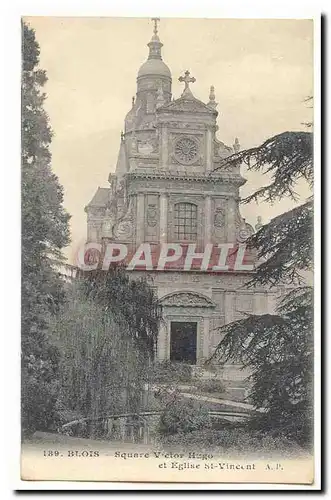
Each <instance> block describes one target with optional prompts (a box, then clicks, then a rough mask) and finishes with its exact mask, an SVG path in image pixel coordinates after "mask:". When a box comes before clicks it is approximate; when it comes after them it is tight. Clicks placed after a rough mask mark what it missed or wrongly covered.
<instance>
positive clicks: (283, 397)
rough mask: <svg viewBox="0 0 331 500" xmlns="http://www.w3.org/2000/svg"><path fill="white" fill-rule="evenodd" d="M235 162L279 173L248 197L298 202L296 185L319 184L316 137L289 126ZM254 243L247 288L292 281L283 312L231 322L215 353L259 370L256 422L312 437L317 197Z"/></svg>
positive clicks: (303, 440) (276, 431) (254, 376)
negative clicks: (307, 278)
mask: <svg viewBox="0 0 331 500" xmlns="http://www.w3.org/2000/svg"><path fill="white" fill-rule="evenodd" d="M227 162H228V163H230V164H238V162H239V163H242V162H245V163H246V164H247V165H248V169H254V170H260V171H262V172H263V173H269V174H271V177H272V181H271V183H270V184H268V185H267V186H264V187H262V188H260V189H258V190H257V191H255V192H254V193H253V194H252V195H250V196H248V197H247V198H246V199H245V200H243V202H244V203H248V202H250V201H252V200H255V201H257V200H264V201H267V202H271V203H274V202H276V201H279V200H281V199H282V198H283V197H284V196H287V197H291V198H292V199H294V200H296V199H297V195H296V193H295V186H296V183H297V181H298V180H300V179H305V180H306V181H307V182H308V184H309V186H310V187H312V185H313V135H312V133H310V132H284V133H283V134H279V135H277V136H275V137H272V138H270V139H268V140H267V141H265V142H264V143H263V144H262V145H261V146H259V147H256V148H252V149H249V150H246V151H242V152H240V153H237V154H235V155H233V156H232V157H230V158H229V159H227ZM247 244H248V245H250V246H252V247H254V248H255V249H256V250H257V254H258V258H259V259H260V261H259V264H258V266H257V269H256V273H255V275H254V276H253V278H252V279H251V280H250V281H249V282H248V283H247V286H251V287H253V286H255V285H264V286H268V285H269V286H273V285H275V286H277V285H282V286H284V284H286V285H287V292H286V295H285V296H284V298H283V300H282V301H281V303H280V304H279V307H278V310H277V311H276V314H274V315H270V314H264V315H261V316H257V315H247V317H246V318H244V319H242V320H239V321H236V322H234V323H231V324H229V325H225V326H224V327H222V328H221V329H220V333H222V334H223V335H224V337H223V339H222V341H221V342H220V344H219V345H218V347H217V349H216V352H215V354H214V356H213V357H215V358H218V359H220V360H222V361H224V362H226V361H227V362H231V361H235V362H239V363H242V365H243V366H244V367H247V368H249V369H250V371H251V376H250V381H251V383H252V385H251V391H250V395H249V398H250V400H251V401H252V402H253V404H254V406H255V408H256V409H262V411H261V412H260V416H258V417H256V416H255V417H254V418H252V420H251V422H250V425H251V427H252V428H255V429H259V430H262V431H265V432H268V433H270V434H273V435H283V436H285V437H290V438H291V439H294V440H296V441H298V442H299V443H300V444H305V445H307V444H308V443H311V438H312V418H313V395H312V382H313V380H312V378H313V377H312V373H313V290H312V287H310V286H307V285H305V286H303V285H304V280H303V274H304V273H305V272H306V271H312V266H313V199H312V198H309V199H308V200H306V201H305V202H304V203H302V204H301V205H299V206H297V207H295V208H294V209H293V210H290V211H288V212H285V213H283V214H281V215H279V216H278V217H275V218H274V219H272V220H271V221H270V222H269V223H268V224H265V225H264V226H262V227H261V228H260V229H259V230H258V231H257V233H255V234H254V235H252V236H251V237H250V238H249V240H248V241H247Z"/></svg>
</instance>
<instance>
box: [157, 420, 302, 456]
mask: <svg viewBox="0 0 331 500" xmlns="http://www.w3.org/2000/svg"><path fill="white" fill-rule="evenodd" d="M160 444H162V446H164V447H165V448H174V447H176V448H178V449H180V450H181V451H196V450H198V451H199V452H201V451H203V452H210V451H214V452H215V451H218V452H219V453H225V452H227V453H229V454H230V455H231V456H233V455H234V454H236V453H238V454H240V455H241V456H242V455H244V454H252V453H258V454H261V453H262V454H263V455H264V456H268V455H276V454H287V455H289V454H294V455H298V453H299V451H300V450H299V448H298V446H297V445H296V443H294V442H293V441H290V440H288V439H286V438H285V437H277V438H275V437H272V436H270V435H268V434H265V433H261V432H250V431H248V430H247V429H245V428H242V427H239V426H236V425H232V426H230V427H228V426H225V427H224V429H222V430H215V429H210V428H205V429H200V430H194V431H192V432H186V433H185V432H178V433H177V434H172V435H166V436H162V439H161V443H160Z"/></svg>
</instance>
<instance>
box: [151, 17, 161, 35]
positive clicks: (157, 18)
mask: <svg viewBox="0 0 331 500" xmlns="http://www.w3.org/2000/svg"><path fill="white" fill-rule="evenodd" d="M151 21H153V22H154V35H157V23H159V22H160V18H159V17H152V19H151Z"/></svg>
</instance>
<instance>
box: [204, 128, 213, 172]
mask: <svg viewBox="0 0 331 500" xmlns="http://www.w3.org/2000/svg"><path fill="white" fill-rule="evenodd" d="M212 140H213V136H212V133H211V129H210V128H208V129H207V133H206V171H207V172H210V170H211V169H212V165H213V159H212V151H213V148H212Z"/></svg>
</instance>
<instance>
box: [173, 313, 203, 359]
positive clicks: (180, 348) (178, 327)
mask: <svg viewBox="0 0 331 500" xmlns="http://www.w3.org/2000/svg"><path fill="white" fill-rule="evenodd" d="M170 361H182V362H184V363H190V364H192V365H193V364H195V363H196V361H197V323H193V322H186V321H172V322H171V340H170Z"/></svg>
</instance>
